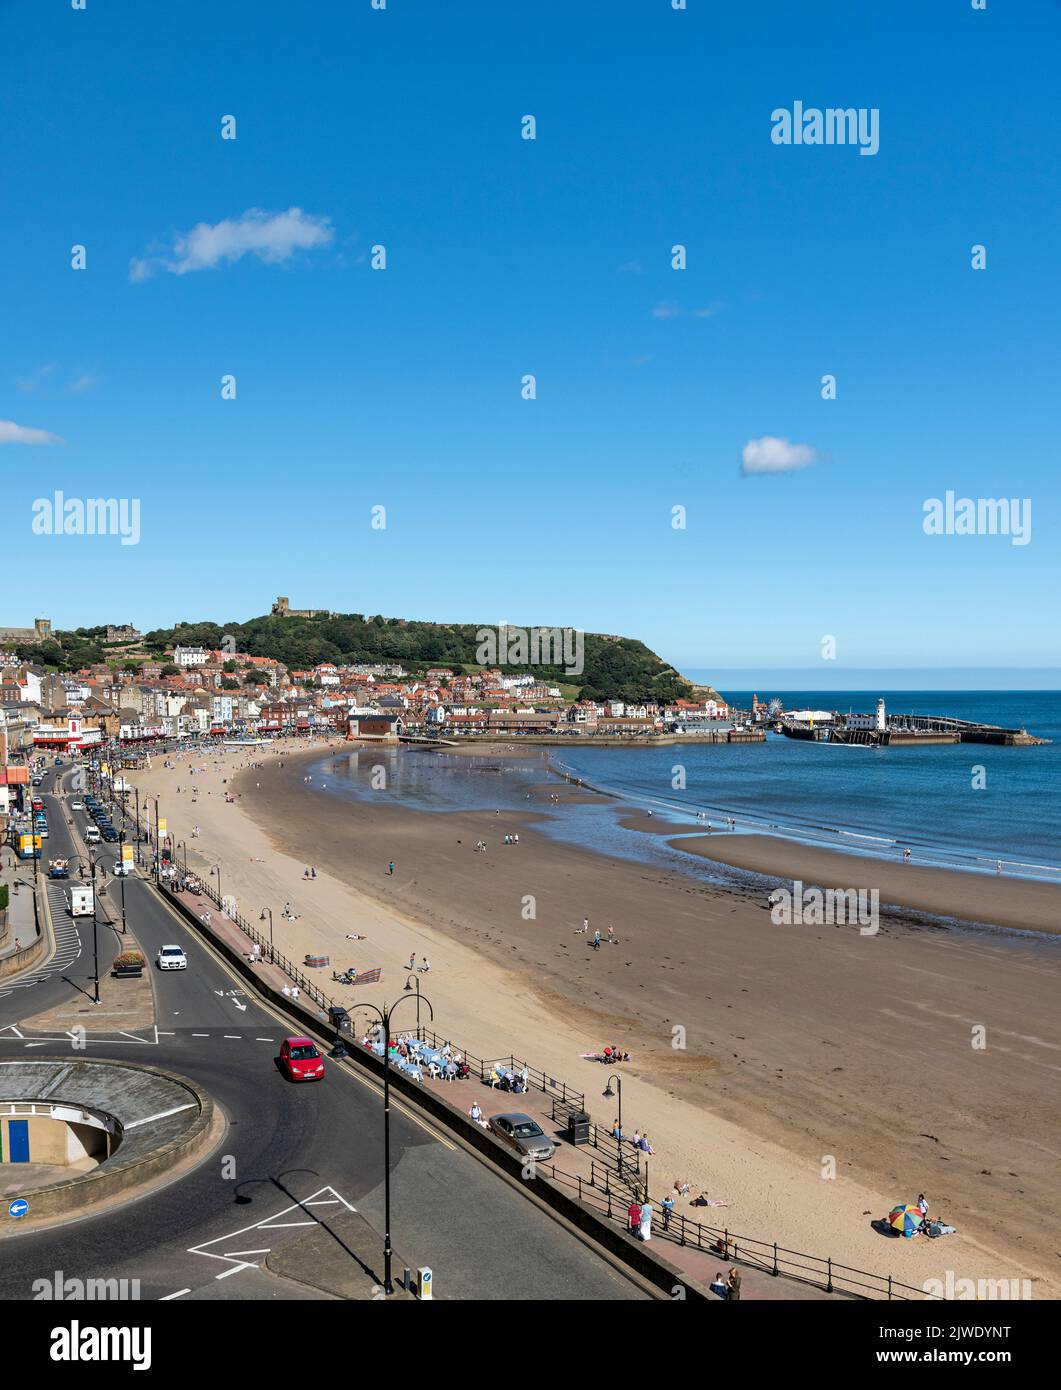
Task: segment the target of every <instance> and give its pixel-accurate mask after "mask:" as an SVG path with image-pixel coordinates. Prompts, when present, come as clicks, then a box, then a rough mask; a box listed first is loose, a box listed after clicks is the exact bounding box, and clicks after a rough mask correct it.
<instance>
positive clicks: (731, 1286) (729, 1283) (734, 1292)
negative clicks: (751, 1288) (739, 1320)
mask: <svg viewBox="0 0 1061 1390" xmlns="http://www.w3.org/2000/svg"><path fill="white" fill-rule="evenodd" d="M726 1288H727V1289H728V1290H729V1301H730V1302H731V1303H732V1302H733V1301H734V1300H736V1299H739V1298H740V1270H739V1269H737V1267H736V1266H734V1267H733V1269H731V1270H730V1272H729V1278H728V1279H727V1280H726Z"/></svg>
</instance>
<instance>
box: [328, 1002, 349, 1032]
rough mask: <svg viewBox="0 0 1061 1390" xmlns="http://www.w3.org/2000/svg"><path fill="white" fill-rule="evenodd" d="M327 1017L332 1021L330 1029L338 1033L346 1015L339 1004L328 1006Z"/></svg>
mask: <svg viewBox="0 0 1061 1390" xmlns="http://www.w3.org/2000/svg"><path fill="white" fill-rule="evenodd" d="M328 1017H329V1018H330V1019H331V1021H332V1027H333V1028H334V1029H335V1031H336V1032H339V1030H340V1029H341V1028H342V1026H343V1024H344V1023H345V1022H346V1020H347V1018H348V1014H347V1012H346V1010H345V1009H344V1008H343V1007H342V1005H341V1004H330V1005H329V1006H328Z"/></svg>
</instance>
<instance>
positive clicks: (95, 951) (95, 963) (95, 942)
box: [89, 859, 99, 1004]
mask: <svg viewBox="0 0 1061 1390" xmlns="http://www.w3.org/2000/svg"><path fill="white" fill-rule="evenodd" d="M89 862H90V863H91V865H92V977H93V980H94V983H95V998H94V1000H93V1003H95V1004H98V1003H99V933H98V931H97V929H96V861H95V860H94V859H90V860H89Z"/></svg>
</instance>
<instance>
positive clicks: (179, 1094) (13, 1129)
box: [0, 1058, 216, 1233]
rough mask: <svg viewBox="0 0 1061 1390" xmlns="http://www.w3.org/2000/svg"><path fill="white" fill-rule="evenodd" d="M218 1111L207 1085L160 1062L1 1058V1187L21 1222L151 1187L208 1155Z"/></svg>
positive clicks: (19, 1226)
mask: <svg viewBox="0 0 1061 1390" xmlns="http://www.w3.org/2000/svg"><path fill="white" fill-rule="evenodd" d="M214 1114H215V1112H214V1105H213V1101H212V1100H211V1099H210V1097H209V1096H208V1095H207V1094H206V1092H205V1091H203V1090H201V1089H200V1088H199V1087H198V1086H197V1085H196V1084H195V1083H194V1082H192V1081H190V1080H188V1079H187V1078H185V1077H181V1076H177V1075H176V1074H175V1073H173V1072H169V1071H165V1070H163V1069H162V1068H159V1067H153V1066H144V1065H141V1064H131V1063H124V1062H111V1061H103V1060H100V1061H96V1060H90V1059H88V1058H83V1059H78V1060H77V1061H56V1060H50V1059H44V1058H41V1059H33V1060H32V1061H29V1060H27V1061H3V1062H0V1194H2V1196H3V1199H4V1201H5V1203H7V1204H8V1214H9V1215H11V1216H14V1217H15V1218H16V1221H17V1226H16V1227H15V1229H24V1228H25V1227H26V1226H27V1225H32V1224H34V1223H35V1222H39V1221H49V1220H54V1219H56V1218H62V1217H64V1216H70V1215H73V1214H78V1215H83V1214H85V1213H86V1212H87V1211H88V1210H89V1209H91V1208H92V1207H95V1206H97V1205H99V1204H101V1203H105V1202H108V1201H110V1200H111V1199H113V1198H115V1197H117V1196H119V1195H120V1194H124V1193H131V1192H132V1190H133V1189H136V1192H137V1195H140V1194H142V1193H143V1192H145V1191H149V1190H150V1189H151V1187H152V1186H153V1185H155V1184H158V1183H161V1182H164V1181H166V1180H167V1179H168V1177H169V1175H170V1174H171V1173H172V1171H173V1170H174V1169H175V1168H177V1167H182V1168H183V1167H186V1166H187V1164H188V1163H189V1161H190V1160H193V1159H195V1158H196V1157H197V1156H199V1155H200V1154H204V1153H205V1151H206V1150H207V1148H208V1147H209V1146H210V1145H211V1143H212V1142H213V1140H214V1138H215V1134H216V1127H215V1125H214ZM17 1202H24V1203H25V1204H26V1207H25V1210H23V1211H21V1212H12V1211H11V1210H10V1206H11V1204H12V1203H17ZM7 1233H10V1230H9V1231H8V1232H7Z"/></svg>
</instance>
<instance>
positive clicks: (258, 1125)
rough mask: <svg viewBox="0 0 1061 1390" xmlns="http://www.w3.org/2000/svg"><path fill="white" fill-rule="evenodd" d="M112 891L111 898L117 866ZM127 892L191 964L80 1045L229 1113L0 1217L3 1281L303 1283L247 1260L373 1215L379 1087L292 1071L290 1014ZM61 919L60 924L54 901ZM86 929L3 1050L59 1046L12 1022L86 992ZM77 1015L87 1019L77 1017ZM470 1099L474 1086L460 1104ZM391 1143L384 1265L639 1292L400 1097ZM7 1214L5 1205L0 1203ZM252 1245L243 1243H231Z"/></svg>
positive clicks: (0, 999)
mask: <svg viewBox="0 0 1061 1390" xmlns="http://www.w3.org/2000/svg"><path fill="white" fill-rule="evenodd" d="M48 781H49V782H52V781H54V776H50V777H49V779H48ZM44 790H45V793H46V795H45V801H46V804H47V807H48V818H49V826H50V830H51V834H50V838H49V840H47V841H46V842H45V844H46V846H47V848H46V850H45V860H46V859H47V858H48V857H49V856H51V857H54V856H55V855H57V854H71V855H73V854H75V853H76V852H77V851H76V850H75V848H74V844H73V842H72V840H71V837H70V835H69V830H68V827H67V826H66V823H65V815H66V813H65V811H64V809H63V806H62V804H61V803H60V800H59V798H58V796H57V795H56V792H55V790H54V789H53V788H52V787H51V786H50V785H48V784H46V786H45V789H44ZM72 799H77V798H72ZM78 819H79V820H80V816H78ZM116 849H117V846H114V845H108V846H105V847H104V851H103V852H102V853H101V854H100V855H99V856H98V857H99V859H100V860H102V861H103V862H104V863H113V860H114V859H115V858H116V857H117V856H116V854H115V851H116ZM41 882H42V885H43V882H44V879H43V876H42V880H41ZM107 896H108V897H111V898H113V899H115V900H117V899H119V897H120V893H119V890H118V885H117V882H116V881H114V880H112V881H111V883H110V884H109V886H108V889H107ZM126 908H127V917H128V922H129V925H130V928H131V929H132V930H133V931H134V932H135V935H136V938H137V940H138V942H139V944H140V947H141V949H142V950H143V951H144V953H145V954H146V955H147V957H148V958H149V959H151V960H153V958H154V956H155V953H156V952H157V950H158V948H159V947H160V946H161V945H163V944H164V943H168V942H179V943H180V944H181V945H182V946H183V947H184V949H185V951H186V953H187V956H188V969H187V971H167V972H164V973H163V972H160V971H155V972H154V986H155V1000H156V1028H154V1029H150V1030H145V1031H144V1032H143V1033H142V1034H138V1035H137V1036H136V1037H135V1038H133V1037H130V1036H128V1035H122V1036H118V1035H111V1036H108V1035H106V1034H99V1035H97V1036H96V1037H93V1036H92V1034H91V1033H90V1034H89V1040H88V1046H87V1049H86V1053H85V1054H79V1055H87V1056H90V1057H107V1058H112V1059H114V1060H117V1061H133V1060H136V1061H142V1062H147V1063H150V1064H151V1065H154V1066H159V1067H164V1068H167V1069H170V1070H172V1071H174V1072H176V1073H178V1074H180V1075H183V1076H187V1077H189V1078H191V1079H192V1080H194V1081H195V1082H197V1083H198V1084H199V1085H200V1086H201V1087H202V1088H203V1089H205V1090H206V1091H207V1092H208V1093H209V1094H210V1095H211V1096H212V1097H213V1099H214V1102H215V1104H217V1105H218V1106H220V1108H221V1110H222V1111H223V1112H224V1114H225V1116H226V1117H227V1120H228V1129H227V1132H226V1133H225V1135H224V1138H223V1140H222V1142H221V1144H220V1147H219V1148H218V1149H217V1150H216V1151H215V1152H214V1153H213V1154H212V1155H211V1156H210V1157H209V1158H208V1159H207V1160H206V1161H205V1162H203V1163H202V1164H201V1165H200V1166H199V1167H198V1168H195V1169H194V1170H193V1171H192V1172H191V1173H189V1174H188V1175H187V1176H185V1177H183V1178H179V1179H176V1180H174V1181H173V1182H172V1183H171V1184H170V1185H169V1186H166V1187H163V1188H162V1189H160V1190H157V1191H155V1192H153V1193H150V1194H148V1195H146V1196H143V1197H141V1198H139V1199H138V1200H136V1201H135V1202H131V1203H129V1204H128V1205H126V1206H125V1207H123V1208H121V1209H119V1210H118V1211H115V1212H112V1213H109V1214H102V1215H97V1216H87V1217H84V1218H82V1219H80V1220H79V1221H78V1222H77V1223H76V1226H75V1227H74V1228H73V1229H72V1228H71V1226H70V1224H69V1223H68V1224H66V1225H65V1226H62V1227H56V1228H54V1229H52V1230H43V1231H37V1232H34V1231H32V1230H26V1231H24V1232H18V1233H14V1234H12V1227H11V1226H10V1224H9V1225H8V1226H7V1227H6V1228H0V1234H2V1235H4V1236H6V1237H8V1238H7V1239H6V1241H5V1243H4V1245H3V1247H2V1252H3V1253H2V1258H0V1298H4V1299H24V1298H29V1297H31V1296H32V1293H31V1286H32V1283H33V1280H35V1279H38V1278H48V1279H51V1278H52V1277H53V1274H54V1272H55V1271H62V1272H63V1274H64V1275H65V1276H67V1277H77V1278H82V1279H88V1278H107V1279H122V1278H126V1279H138V1280H139V1281H140V1292H141V1297H142V1298H145V1299H162V1298H173V1297H177V1298H189V1299H192V1298H212V1297H224V1298H236V1299H238V1298H255V1299H258V1298H270V1297H271V1298H288V1297H297V1296H306V1291H305V1290H301V1295H300V1292H299V1290H300V1286H298V1285H292V1284H291V1283H289V1282H286V1281H280V1280H278V1279H276V1278H274V1277H273V1276H272V1275H270V1274H267V1273H265V1272H264V1271H262V1270H260V1269H259V1268H258V1266H259V1265H260V1264H261V1262H262V1261H263V1260H264V1259H265V1254H264V1252H265V1251H268V1250H270V1249H275V1248H276V1247H277V1246H278V1245H279V1244H280V1243H281V1242H283V1241H286V1240H290V1239H291V1238H292V1237H293V1236H296V1235H299V1234H302V1233H303V1232H304V1230H305V1223H308V1222H312V1221H320V1222H321V1223H322V1224H325V1225H326V1224H327V1221H328V1217H329V1216H330V1215H331V1214H333V1213H335V1212H337V1211H340V1210H343V1209H345V1208H347V1207H352V1208H355V1209H356V1210H357V1211H359V1212H360V1213H361V1214H362V1215H363V1217H364V1218H365V1219H366V1220H367V1221H368V1222H369V1223H370V1224H371V1225H372V1226H373V1227H374V1228H375V1229H376V1230H378V1231H382V1230H383V1224H384V1223H383V1132H382V1110H383V1107H382V1099H381V1096H380V1093H379V1089H378V1087H377V1086H376V1084H375V1082H374V1081H373V1080H372V1079H371V1078H367V1077H361V1076H360V1075H359V1074H358V1073H357V1072H355V1071H354V1069H353V1068H350V1067H349V1066H348V1065H344V1066H339V1065H337V1064H335V1063H332V1062H329V1063H328V1073H327V1075H326V1077H325V1079H324V1081H323V1082H319V1083H313V1084H302V1085H296V1084H292V1083H291V1082H289V1081H287V1080H286V1079H285V1078H284V1076H283V1075H282V1074H281V1073H280V1071H279V1070H278V1068H277V1066H276V1062H275V1058H276V1055H277V1052H278V1050H279V1044H280V1041H281V1040H282V1038H283V1037H284V1036H286V1035H287V1034H288V1033H290V1032H293V1031H295V1030H294V1029H293V1028H292V1027H291V1025H289V1024H285V1023H284V1022H283V1021H282V1018H281V1016H280V1015H279V1014H277V1013H274V1012H273V1010H272V1008H271V1006H268V1005H265V1004H264V1003H259V1002H258V1001H257V1000H256V999H255V998H254V997H252V996H248V995H246V994H244V993H243V989H242V980H241V978H240V977H239V976H238V975H236V974H235V972H233V971H231V969H230V967H229V966H228V964H227V963H226V962H224V961H223V960H222V959H221V958H220V957H219V956H216V955H215V954H214V952H213V951H212V949H210V948H208V947H207V946H206V945H204V944H203V943H202V942H201V941H200V940H199V939H198V937H196V936H195V935H193V933H192V932H191V931H190V930H189V929H186V928H185V927H184V926H183V925H182V923H181V922H180V920H179V918H178V917H177V916H176V914H174V913H173V912H172V911H171V910H170V908H169V907H168V906H167V905H166V903H165V902H164V901H163V900H162V899H160V898H159V897H158V895H157V894H156V892H155V890H154V888H153V886H152V885H151V884H150V883H148V882H145V881H143V880H141V879H139V878H130V879H129V880H128V881H127V884H126ZM55 920H56V925H57V926H58V925H59V924H60V923H61V922H62V921H63V920H64V918H63V916H61V915H59V916H56V919H55ZM69 920H70V919H69V918H65V921H67V922H69ZM79 938H80V954H79V955H78V956H77V957H76V959H75V960H73V961H72V962H68V964H67V965H66V967H64V968H63V969H62V970H60V971H50V972H49V971H42V972H39V974H38V975H37V976H35V977H34V979H35V983H32V984H31V985H28V986H27V987H25V988H17V989H11V990H10V991H8V992H6V993H5V994H4V995H2V996H0V1060H11V1059H14V1058H16V1057H18V1056H24V1055H28V1056H31V1057H33V1058H41V1057H47V1056H57V1057H65V1056H69V1055H70V1051H69V1044H68V1043H66V1042H65V1040H63V1039H61V1038H60V1037H59V1036H58V1035H56V1036H55V1038H54V1040H53V1041H51V1042H49V1043H47V1044H45V1046H44V1047H40V1046H35V1047H34V1048H33V1049H32V1051H30V1052H28V1054H27V1052H26V1047H27V1041H28V1039H26V1038H25V1037H21V1038H20V1037H18V1036H17V1035H16V1032H15V1031H14V1030H13V1028H12V1025H17V1024H18V1023H19V1021H20V1020H24V1019H26V1018H27V1017H29V1016H31V1015H33V1014H36V1013H38V1012H40V1011H41V1010H42V1009H44V1008H50V1007H52V1006H53V1005H54V1004H55V1003H56V1002H58V1001H59V1000H60V999H64V998H66V999H73V998H75V996H76V994H77V992H78V991H81V992H82V993H84V992H86V991H87V992H88V994H91V991H92V984H91V975H92V943H91V923H90V922H89V924H88V926H87V928H86V926H85V925H84V922H82V923H81V924H79ZM99 943H100V962H101V964H100V969H101V971H102V970H104V969H105V968H107V967H109V963H110V960H111V959H112V957H113V955H114V953H115V951H116V950H117V949H118V940H117V936H116V934H115V933H114V932H113V931H111V930H110V928H101V930H100V931H99ZM84 1022H85V1026H86V1027H89V1028H90V1027H91V1022H90V1019H88V1017H87V1016H86V1017H85V1019H84ZM23 1031H24V1030H23ZM462 1084H463V1083H462ZM467 1084H468V1085H469V1086H471V1085H473V1084H474V1083H467ZM471 1099H472V1096H471V1093H470V1092H469V1105H470V1104H471ZM391 1160H392V1162H391V1192H392V1212H393V1240H394V1247H395V1251H396V1252H397V1255H398V1257H399V1258H398V1260H396V1271H395V1272H396V1274H397V1273H400V1265H401V1263H402V1262H407V1263H409V1265H410V1266H411V1267H412V1268H414V1269H415V1268H416V1267H418V1266H420V1265H423V1264H428V1265H430V1266H431V1267H432V1269H433V1270H434V1274H435V1290H436V1293H435V1296H436V1297H442V1298H460V1299H559V1300H568V1299H630V1298H641V1297H644V1294H643V1293H642V1292H641V1290H640V1288H639V1286H638V1285H636V1284H634V1283H633V1282H631V1281H630V1280H628V1279H626V1278H625V1277H624V1276H623V1275H622V1274H620V1273H619V1272H618V1271H616V1270H615V1269H614V1268H613V1267H612V1266H611V1265H610V1264H608V1263H607V1262H606V1261H605V1260H603V1259H601V1258H600V1257H599V1256H598V1255H596V1254H595V1253H594V1252H593V1251H592V1250H591V1249H589V1248H587V1246H586V1245H584V1244H583V1243H582V1242H581V1241H580V1240H579V1239H577V1238H576V1237H575V1236H574V1235H572V1234H571V1233H570V1232H569V1231H568V1230H567V1229H566V1228H565V1227H564V1226H563V1225H561V1224H560V1223H558V1222H556V1221H555V1220H554V1219H553V1218H552V1217H550V1216H549V1215H548V1214H547V1213H545V1212H543V1211H541V1210H540V1209H539V1208H538V1207H537V1206H535V1205H534V1204H533V1203H532V1202H529V1201H528V1200H527V1199H526V1198H525V1197H524V1196H523V1195H522V1194H521V1193H520V1192H519V1191H518V1190H516V1189H514V1188H513V1187H512V1186H511V1185H510V1184H509V1183H508V1182H507V1181H506V1180H504V1179H503V1178H501V1177H500V1176H499V1175H497V1174H496V1173H495V1172H493V1171H492V1170H491V1169H490V1168H489V1167H488V1166H486V1165H484V1164H483V1163H482V1162H480V1161H479V1160H478V1159H476V1158H474V1157H473V1156H471V1155H470V1154H469V1153H467V1152H466V1151H465V1150H464V1149H462V1148H461V1147H460V1146H459V1145H457V1144H456V1143H454V1141H453V1140H451V1139H449V1138H448V1137H447V1136H446V1135H445V1134H444V1133H443V1132H441V1131H438V1130H436V1129H435V1128H434V1127H433V1126H430V1125H429V1124H428V1123H427V1122H426V1121H424V1120H421V1119H420V1118H419V1116H417V1115H416V1114H415V1113H414V1112H412V1111H411V1110H405V1109H404V1107H400V1106H395V1105H394V1104H393V1103H392V1110H391ZM0 1219H3V1220H8V1218H7V1217H6V1209H5V1212H4V1214H3V1215H2V1216H0ZM381 1246H382V1241H381ZM247 1251H252V1252H254V1253H253V1254H241V1253H239V1252H247Z"/></svg>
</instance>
